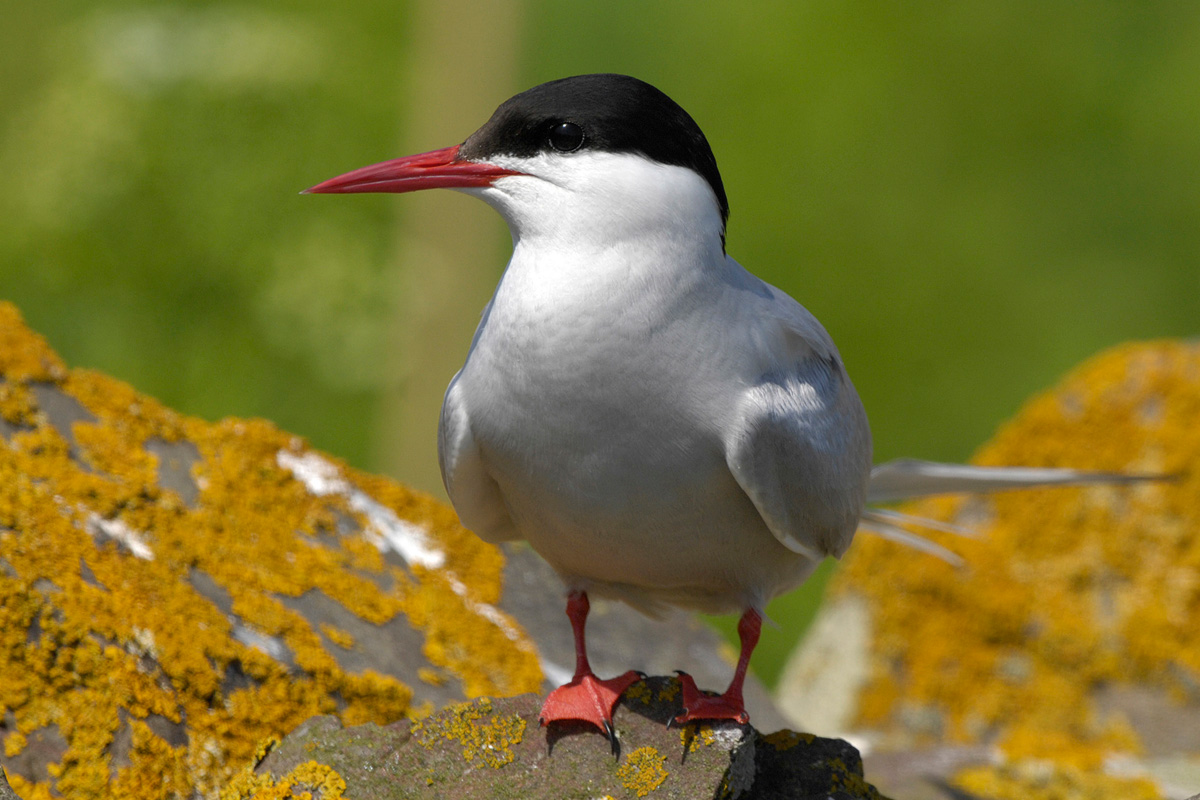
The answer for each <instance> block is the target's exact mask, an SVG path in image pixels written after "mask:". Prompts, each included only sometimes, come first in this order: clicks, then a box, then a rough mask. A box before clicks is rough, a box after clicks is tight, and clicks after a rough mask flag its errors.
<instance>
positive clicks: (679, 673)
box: [675, 669, 687, 675]
mask: <svg viewBox="0 0 1200 800" xmlns="http://www.w3.org/2000/svg"><path fill="white" fill-rule="evenodd" d="M675 674H676V675H687V673H686V672H684V671H683V670H681V669H677V670H675Z"/></svg>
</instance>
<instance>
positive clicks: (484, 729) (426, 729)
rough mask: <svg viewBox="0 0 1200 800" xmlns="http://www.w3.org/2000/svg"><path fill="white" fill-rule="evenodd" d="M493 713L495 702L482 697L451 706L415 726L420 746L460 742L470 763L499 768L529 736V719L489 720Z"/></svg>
mask: <svg viewBox="0 0 1200 800" xmlns="http://www.w3.org/2000/svg"><path fill="white" fill-rule="evenodd" d="M493 713H494V708H493V706H492V701H491V700H489V699H488V698H486V697H482V698H480V699H478V700H476V701H474V702H470V703H457V704H455V705H452V706H447V707H446V708H444V709H442V711H440V712H438V714H436V715H435V716H433V717H429V718H426V719H423V720H421V721H419V722H416V723H414V724H413V727H412V732H413V735H414V736H415V737H416V740H417V743H418V744H420V745H421V746H422V747H424V748H426V749H431V748H433V747H434V746H435V744H436V743H437V741H438V740H440V739H441V740H447V741H454V742H458V743H459V744H460V745H462V748H463V751H462V754H463V758H464V759H466V760H467V761H474V760H475V759H476V758H479V759H480V760H481V761H483V763H485V764H487V765H488V766H489V767H492V768H494V769H499V768H500V767H503V766H504V765H505V764H509V763H512V761H513V759H514V758H515V757H516V756H515V754H514V753H513V751H512V746H513V745H516V744H520V743H521V740H522V739H524V737H525V719H524V718H523V717H521V716H520V715H518V714H502V715H498V716H496V717H493V718H492V719H487V718H488V717H490V716H491V715H492V714H493Z"/></svg>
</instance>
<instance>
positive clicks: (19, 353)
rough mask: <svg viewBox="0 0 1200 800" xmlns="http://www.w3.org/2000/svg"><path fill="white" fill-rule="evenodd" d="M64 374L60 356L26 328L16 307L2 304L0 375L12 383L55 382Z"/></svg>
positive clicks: (0, 314) (64, 370)
mask: <svg viewBox="0 0 1200 800" xmlns="http://www.w3.org/2000/svg"><path fill="white" fill-rule="evenodd" d="M65 373H66V367H64V366H63V363H62V361H61V360H60V359H59V357H58V354H57V353H55V352H54V351H53V350H51V349H50V345H49V344H48V343H47V342H46V340H45V339H43V338H42V337H41V336H38V335H37V334H36V333H33V332H32V331H30V330H29V329H28V328H26V327H25V323H24V321H23V320H22V319H21V312H20V311H18V310H17V307H16V306H14V305H13V304H12V303H4V302H0V375H4V376H5V378H7V379H8V380H10V381H52V380H57V379H59V378H61V377H62V376H63V375H64V374H65Z"/></svg>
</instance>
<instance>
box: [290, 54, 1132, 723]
mask: <svg viewBox="0 0 1200 800" xmlns="http://www.w3.org/2000/svg"><path fill="white" fill-rule="evenodd" d="M438 187H442V188H451V189H457V190H460V191H463V192H466V193H468V194H471V195H474V196H476V197H478V198H480V199H482V200H484V201H485V202H487V203H488V204H489V205H491V206H492V207H493V208H495V209H496V210H497V211H498V212H499V213H500V214H501V216H503V218H504V219H505V221H506V222H507V223H508V227H509V230H510V232H511V234H512V240H513V253H512V258H511V259H510V260H509V262H508V267H507V269H506V270H505V272H504V275H503V277H502V278H501V280H500V283H499V285H498V286H497V287H496V291H495V294H494V295H493V297H492V300H491V302H490V303H489V304H488V305H487V307H486V308H485V309H484V311H483V317H482V321H481V322H480V324H479V327H478V330H477V331H476V333H475V338H474V340H473V342H472V344H471V347H470V350H469V351H468V353H467V357H466V362H465V363H464V365H463V367H462V369H461V370H460V371H459V372H458V374H457V375H455V376H454V378H453V380H451V382H450V385H449V388H448V389H447V391H446V396H445V401H444V404H443V406H442V415H441V424H440V426H439V430H438V445H439V456H440V461H441V469H442V478H443V481H444V483H445V486H446V491H447V493H448V494H449V496H450V499H451V502H452V503H453V505H454V508H455V509H456V510H457V512H458V514H459V517H460V518H461V519H462V522H463V523H464V524H465V525H466V526H467V527H468V528H470V529H471V530H472V531H474V532H475V533H476V534H478V535H479V536H481V537H482V538H483V539H485V540H487V541H489V542H503V541H508V540H518V539H523V540H526V541H528V542H529V543H530V544H531V545H532V546H533V548H534V549H535V550H536V551H537V552H538V553H539V554H541V556H542V557H543V558H545V559H546V561H548V562H549V563H550V564H551V565H552V566H553V567H554V569H555V570H556V571H557V572H558V574H559V575H560V576H561V577H562V579H563V582H564V583H565V584H566V588H567V598H568V599H567V614H568V616H569V618H570V621H571V625H572V627H573V630H574V634H575V650H576V671H575V676H574V678H573V679H572V680H571V681H570V682H569V683H567V684H566V685H564V686H562V687H559V688H558V689H556V690H554V691H553V692H552V693H551V694H550V696H549V697H548V699H547V700H546V701H545V705H544V706H543V709H542V715H541V718H542V723H543V724H547V723H550V722H553V721H556V720H565V719H571V720H583V721H586V722H590V723H592V724H594V725H595V726H597V727H598V728H600V729H602V730H604V731H605V732H606V733H608V735H609V736H610V738H611V737H612V736H613V732H612V729H611V719H612V710H613V708H614V706H615V704H616V702H617V700H618V699H619V697H620V695H621V693H622V692H623V691H624V690H625V689H626V688H628V687H629V686H630V685H631V684H633V683H634V682H636V681H638V680H639V679H640V677H641V676H640V675H639V674H638V673H636V672H632V671H630V672H627V673H625V674H623V675H620V676H618V677H616V678H610V679H607V680H601V679H599V678H597V677H596V676H595V675H594V674H593V673H592V671H591V668H590V666H589V664H588V659H587V648H586V644H585V639H584V624H585V620H586V618H587V613H588V595H589V594H593V595H602V596H607V597H612V598H617V599H619V600H622V601H624V602H626V603H629V604H631V605H633V606H634V607H636V608H638V609H640V610H642V611H645V612H647V613H651V614H653V613H655V611H656V610H657V609H659V608H661V607H662V606H663V605H664V604H666V605H673V606H682V607H685V608H691V609H698V610H700V611H703V612H706V613H728V612H741V614H742V617H741V621H740V623H739V625H738V633H739V635H740V637H741V645H742V646H741V657H740V659H739V661H738V664H737V667H736V670H735V672H734V675H733V679H732V681H731V683H730V685H729V688H728V689H727V690H726V691H725V692H724V694H722V695H719V696H713V695H709V694H706V693H704V692H701V691H700V690H699V689H698V688H697V687H696V685H695V683H694V682H693V681H692V679H691V678H690V677H689V676H687V675H686V674H681V681H682V687H683V693H682V694H683V697H682V705H683V712H682V713H681V714H680V715H679V716H678V717H677V718H676V721H677V722H679V723H685V722H689V721H692V720H700V719H703V720H714V719H730V720H736V721H739V722H742V723H745V722H747V720H748V717H747V714H746V711H745V707H744V704H743V698H742V685H743V681H744V679H745V676H746V670H747V667H748V665H749V661H750V654H751V652H752V651H753V649H754V647H755V644H756V643H757V641H758V637H759V631H760V626H761V622H762V609H763V607H764V606H765V605H766V603H767V601H768V600H770V599H771V598H773V597H775V596H776V595H778V594H780V593H783V592H787V591H789V590H790V589H793V588H795V587H796V586H798V585H800V584H801V583H802V582H803V581H804V580H805V579H806V578H807V577H808V576H809V575H810V574H811V573H812V572H813V570H814V569H815V568H816V566H817V565H818V564H819V563H820V562H821V561H822V560H823V559H824V558H825V557H826V556H833V557H834V558H838V557H840V556H841V555H842V554H843V553H844V552H845V551H846V548H847V547H849V546H850V542H851V539H852V538H853V537H854V533H855V531H856V529H857V528H858V527H859V526H860V525H861V526H863V527H865V528H871V529H874V530H875V531H877V532H880V533H882V534H884V535H885V536H889V537H892V538H896V539H899V540H901V541H905V542H908V543H910V544H916V545H917V546H922V547H925V548H926V549H930V550H934V551H939V552H941V554H942V555H944V556H946V557H950V558H952V556H950V555H947V554H946V553H945V551H942V550H941V548H939V547H938V546H937V545H934V544H932V543H928V542H924V541H923V540H922V539H920V537H917V536H915V535H914V534H912V533H909V532H908V531H907V530H906V529H904V528H902V527H900V526H899V525H898V524H897V521H896V514H895V512H881V511H875V510H872V509H868V508H867V507H866V504H867V502H868V501H872V500H891V499H896V498H899V497H907V496H913V495H923V494H936V493H945V492H959V491H985V490H992V489H1003V488H1014V487H1019V486H1032V485H1045V484H1054V483H1078V482H1087V481H1091V480H1104V481H1111V480H1121V479H1122V476H1113V475H1111V474H1107V473H1085V472H1079V471H1075V470H1068V469H1022V468H1011V469H1008V468H979V467H969V466H963V465H954V464H935V463H931V462H922V461H912V460H906V461H897V462H891V463H889V464H885V465H882V466H880V467H877V468H876V469H875V470H874V473H873V472H872V468H871V434H870V430H869V427H868V425H867V415H866V413H865V411H864V410H863V406H862V403H861V402H860V400H859V397H858V394H857V392H856V391H855V389H854V385H853V384H852V383H851V381H850V377H849V375H848V374H847V371H846V366H845V364H844V363H843V361H842V357H841V355H840V354H839V353H838V349H837V347H836V346H835V345H834V343H833V340H832V339H831V338H830V336H829V334H828V333H827V332H826V331H825V329H824V328H823V327H822V326H821V324H820V323H819V322H818V321H817V320H816V318H815V317H814V316H813V315H812V314H810V313H809V312H808V311H807V310H806V309H805V308H804V307H803V306H801V305H800V304H799V303H798V302H796V301H795V300H793V299H792V298H791V297H789V296H788V295H787V294H785V293H784V292H782V291H780V290H779V289H777V288H775V287H774V286H771V285H769V284H767V283H765V282H763V281H762V280H760V279H758V278H757V277H755V276H754V275H752V274H750V273H749V272H747V271H746V270H745V269H743V268H742V266H741V265H739V264H738V263H737V262H736V261H734V260H733V259H732V258H731V257H729V256H728V255H727V254H726V252H725V227H726V221H727V220H728V217H729V202H728V200H727V198H726V195H725V188H724V186H723V184H722V182H721V176H720V173H719V172H718V171H717V164H716V159H715V158H714V156H713V153H712V150H711V148H710V147H709V144H708V141H707V140H706V138H705V136H704V134H703V133H702V132H701V130H700V128H699V127H698V126H697V124H696V123H695V122H694V121H693V120H692V118H691V117H690V116H689V115H688V114H687V112H685V111H684V110H683V109H682V108H681V107H680V106H679V105H677V104H676V103H675V102H674V101H672V100H671V99H670V98H669V97H667V96H666V95H665V94H663V93H662V92H661V91H659V90H658V89H656V88H654V87H653V86H651V85H649V84H647V83H644V82H642V81H640V80H637V79H635V78H631V77H628V76H624V75H611V74H600V75H581V76H576V77H572V78H565V79H561V80H556V81H551V82H550V83H545V84H542V85H539V86H535V87H534V88H532V89H529V90H528V91H525V92H522V93H521V94H518V95H516V96H515V97H513V98H511V99H509V100H508V101H506V102H505V103H503V104H502V105H501V106H500V107H499V108H498V109H497V110H496V112H495V113H494V114H493V115H492V117H491V119H489V120H488V121H487V123H486V124H484V126H483V127H481V128H480V129H479V130H478V131H476V132H475V133H474V134H472V135H471V136H470V137H468V138H467V139H466V141H464V142H463V143H462V144H461V145H457V146H453V147H446V148H443V149H440V150H435V151H432V152H428V153H422V154H419V155H414V156H408V157H405V158H399V159H395V160H391V161H385V162H382V163H379V164H375V165H373V166H368V167H364V168H362V169H358V170H355V171H353V172H349V173H347V174H345V175H342V176H339V177H337V178H333V179H331V180H328V181H325V182H324V183H321V184H319V185H317V186H314V187H312V188H311V189H309V190H307V191H308V192H312V193H351V192H411V191H417V190H421V189H432V188H438ZM901 522H903V520H902V519H901Z"/></svg>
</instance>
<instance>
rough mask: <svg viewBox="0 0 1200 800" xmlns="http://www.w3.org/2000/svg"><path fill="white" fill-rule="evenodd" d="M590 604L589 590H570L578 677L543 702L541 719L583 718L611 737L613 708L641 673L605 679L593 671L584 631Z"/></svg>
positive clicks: (568, 596) (569, 613)
mask: <svg viewBox="0 0 1200 800" xmlns="http://www.w3.org/2000/svg"><path fill="white" fill-rule="evenodd" d="M589 608H590V604H589V603H588V598H587V593H585V592H571V593H570V594H568V595H567V617H569V618H570V620H571V630H572V631H574V633H575V677H574V678H572V679H571V682H570V683H567V684H564V685H562V686H560V687H558V688H557V689H555V690H554V691H553V692H551V693H550V696H549V697H547V698H546V702H545V703H544V704H543V705H542V714H541V723H542V724H543V725H546V724H548V723H551V722H554V721H556V720H562V719H576V720H582V721H583V722H590V723H592V724H593V725H595V726H596V727H597V728H599V729H600V730H602V731H604V732H605V733H606V734H608V735H609V737H611V736H612V712H613V708H615V707H616V705H617V701H618V700H619V699H620V698H621V693H622V692H624V691H625V690H626V689H628V688H629V687H630V685H631V684H634V683H637V682H638V681H639V680H641V679H642V676H641V675H640V674H638V673H637V672H634V671H633V670H630V671H629V672H626V673H625V674H624V675H618V676H617V677H615V678H609V679H608V680H604V681H602V680H600V679H599V678H597V677H596V676H595V675H594V674H593V673H592V667H591V665H590V664H588V657H587V643H586V641H585V640H584V634H583V628H584V624H585V623H586V622H587V615H588V609H589Z"/></svg>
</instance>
